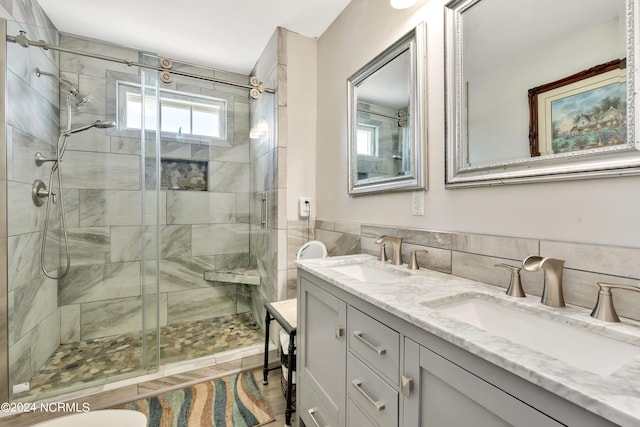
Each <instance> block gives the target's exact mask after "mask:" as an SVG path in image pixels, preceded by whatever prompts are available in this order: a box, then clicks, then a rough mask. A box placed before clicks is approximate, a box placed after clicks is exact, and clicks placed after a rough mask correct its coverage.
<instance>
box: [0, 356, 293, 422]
mask: <svg viewBox="0 0 640 427" xmlns="http://www.w3.org/2000/svg"><path fill="white" fill-rule="evenodd" d="M253 366H255V364H254V365H253ZM252 370H253V374H254V376H255V379H256V382H257V384H258V387H259V389H260V391H261V393H262V394H263V396H264V397H265V399H266V400H267V402H268V403H269V405H270V406H271V409H272V410H273V413H274V415H275V416H276V420H275V422H273V423H271V424H268V425H269V426H274V427H275V426H278V427H279V426H284V422H285V416H284V411H285V407H286V402H285V398H284V396H283V393H282V389H281V385H280V371H279V370H274V371H271V372H270V373H269V384H267V385H263V384H262V366H260V367H257V368H252ZM232 371H236V372H237V371H238V368H237V367H236V366H235V365H233V364H228V365H227V364H225V363H223V364H219V365H217V366H215V367H209V368H200V369H197V370H194V371H189V372H184V373H181V374H177V375H172V376H168V377H164V378H161V379H157V380H152V381H148V382H145V383H141V384H137V385H133V386H129V387H123V388H122V389H116V390H112V391H110V392H103V393H100V394H99V395H96V396H90V397H85V398H78V399H75V400H74V401H75V402H80V403H81V404H82V403H89V405H90V408H91V410H99V409H104V408H108V407H110V406H113V405H116V404H119V403H123V402H125V401H131V400H135V399H136V398H139V397H140V396H144V395H149V394H157V393H160V392H163V391H165V390H168V389H176V388H180V386H186V385H189V384H194V383H197V382H201V381H206V380H209V379H213V378H216V377H221V376H224V375H227V374H229V373H232ZM130 388H131V389H130ZM61 415H68V414H64V413H62V414H60V413H46V412H41V411H36V412H32V413H23V414H18V415H14V416H11V417H3V418H0V426H2V427H4V426H7V427H27V426H31V425H33V424H35V423H38V422H41V421H45V420H48V419H52V418H55V417H56V416H61ZM294 415H295V414H294ZM293 418H295V417H293ZM295 424H296V423H295V421H294V420H293V419H292V425H295ZM189 427H200V426H189Z"/></svg>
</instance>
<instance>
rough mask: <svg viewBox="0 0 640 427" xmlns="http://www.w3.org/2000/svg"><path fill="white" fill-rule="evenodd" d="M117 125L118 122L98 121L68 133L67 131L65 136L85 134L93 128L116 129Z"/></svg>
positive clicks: (70, 130)
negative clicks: (84, 132)
mask: <svg viewBox="0 0 640 427" xmlns="http://www.w3.org/2000/svg"><path fill="white" fill-rule="evenodd" d="M115 125H116V122H114V121H113V120H96V121H95V122H93V123H91V124H88V125H85V126H80V127H79V128H76V129H69V130H68V131H65V132H64V134H65V135H71V134H74V133H78V132H83V131H85V130H88V129H91V128H98V129H109V128H112V127H114V126H115Z"/></svg>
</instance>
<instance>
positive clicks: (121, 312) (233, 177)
mask: <svg viewBox="0 0 640 427" xmlns="http://www.w3.org/2000/svg"><path fill="white" fill-rule="evenodd" d="M6 25H7V29H6V32H7V44H6V46H5V49H6V57H7V62H6V70H4V71H5V75H6V88H5V93H4V96H5V105H6V134H7V138H6V150H7V153H8V154H7V159H8V160H7V161H8V165H7V215H8V221H7V224H8V225H7V236H8V237H7V245H8V249H9V250H8V255H7V263H8V267H7V270H8V271H7V277H8V292H7V298H8V311H9V312H8V362H9V368H8V372H9V390H8V395H9V399H10V400H18V401H20V400H35V399H41V398H51V397H55V396H59V395H61V394H64V393H67V392H70V391H73V390H77V389H84V388H87V387H90V386H96V385H100V384H103V383H105V382H113V381H116V380H118V379H124V378H128V377H131V376H139V375H142V374H145V373H148V372H150V371H154V370H157V369H159V368H161V367H162V366H163V365H166V364H168V363H185V362H186V361H188V360H189V359H193V358H199V357H212V360H213V359H215V360H218V359H219V360H232V359H233V358H234V357H239V356H234V354H235V353H233V352H234V351H235V352H236V353H237V350H238V348H239V347H240V348H242V349H246V348H247V346H250V347H249V348H251V351H254V350H253V349H254V348H255V352H256V353H258V352H261V351H262V348H263V344H262V343H263V341H262V340H263V332H262V327H263V325H262V322H263V319H264V316H263V312H262V309H263V305H264V303H265V302H267V301H270V300H272V295H271V294H272V285H271V283H273V282H274V281H275V280H274V278H273V277H274V271H273V268H272V265H271V263H272V248H271V244H270V238H271V233H272V230H271V226H272V223H270V224H266V227H265V226H263V224H262V221H261V220H262V218H263V217H264V215H263V212H269V211H270V210H271V209H272V205H270V203H271V200H273V198H272V197H263V196H264V195H265V194H267V193H268V192H269V191H271V187H270V186H271V185H272V183H273V182H274V175H275V166H274V160H273V159H274V156H273V152H272V151H271V150H272V149H273V147H275V144H274V138H275V131H274V129H275V126H274V120H275V111H276V104H275V102H276V99H275V97H274V96H273V93H274V91H273V90H272V89H268V87H269V86H273V85H274V84H275V82H274V81H273V77H270V79H271V80H268V81H267V82H265V83H264V84H263V82H261V81H260V80H259V79H257V78H255V77H253V78H250V77H249V76H247V75H239V74H235V73H231V72H226V71H220V70H212V69H206V68H204V67H199V66H195V65H191V64H183V63H180V62H178V61H168V62H169V63H170V64H171V68H170V69H166V66H165V67H164V68H163V66H164V64H166V63H167V61H166V60H164V61H163V58H160V57H158V56H155V55H149V54H146V53H141V52H137V51H134V50H132V49H128V48H124V47H120V46H114V45H111V44H107V43H102V42H98V41H95V40H86V39H83V38H80V37H74V36H70V35H58V34H55V33H52V31H51V30H50V29H49V30H47V29H45V28H40V27H28V28H25V26H24V25H23V24H17V23H15V22H11V21H7V22H6ZM32 34H33V35H37V36H36V37H37V38H42V39H47V40H52V42H51V43H49V42H48V41H47V42H45V41H43V40H39V41H36V42H34V41H31V40H30V37H28V36H30V35H32ZM52 34H55V36H52ZM54 42H55V43H54ZM126 57H129V58H131V57H133V58H137V60H136V61H132V60H129V59H119V58H126ZM167 74H169V77H170V78H168V77H167ZM275 75H276V74H275V73H273V74H272V75H270V76H275ZM35 118H37V119H35ZM258 123H260V128H261V129H263V130H264V129H266V130H267V132H261V133H260V135H259V136H257V137H256V136H251V137H250V134H252V135H253V134H254V133H255V132H253V133H252V132H251V130H252V129H253V128H256V127H257V126H258ZM270 217H271V216H270ZM221 272H224V274H222V273H221ZM251 351H249V352H247V351H246V350H243V352H242V354H245V355H246V354H251ZM0 365H1V364H0Z"/></svg>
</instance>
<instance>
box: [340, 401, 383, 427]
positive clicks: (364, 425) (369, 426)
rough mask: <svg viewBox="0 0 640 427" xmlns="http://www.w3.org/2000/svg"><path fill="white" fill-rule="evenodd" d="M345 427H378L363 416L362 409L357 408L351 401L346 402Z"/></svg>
mask: <svg viewBox="0 0 640 427" xmlns="http://www.w3.org/2000/svg"><path fill="white" fill-rule="evenodd" d="M347 425H348V426H349V427H352V426H354V427H355V426H357V427H378V426H376V424H375V423H374V422H373V421H371V420H370V419H369V418H367V416H366V415H365V414H364V412H363V411H362V409H360V408H359V407H358V405H356V404H355V403H353V400H351V399H348V402H347Z"/></svg>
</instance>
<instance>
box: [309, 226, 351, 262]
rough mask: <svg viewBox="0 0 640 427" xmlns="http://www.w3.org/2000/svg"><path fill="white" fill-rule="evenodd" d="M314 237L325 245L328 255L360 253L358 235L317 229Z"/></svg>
mask: <svg viewBox="0 0 640 427" xmlns="http://www.w3.org/2000/svg"><path fill="white" fill-rule="evenodd" d="M316 238H317V239H318V240H320V241H321V242H322V243H324V244H325V245H326V246H327V252H328V253H329V256H336V255H349V254H359V253H361V252H360V236H355V235H353V234H343V233H336V232H334V231H326V230H317V231H316Z"/></svg>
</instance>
